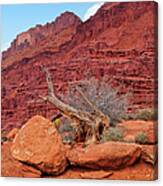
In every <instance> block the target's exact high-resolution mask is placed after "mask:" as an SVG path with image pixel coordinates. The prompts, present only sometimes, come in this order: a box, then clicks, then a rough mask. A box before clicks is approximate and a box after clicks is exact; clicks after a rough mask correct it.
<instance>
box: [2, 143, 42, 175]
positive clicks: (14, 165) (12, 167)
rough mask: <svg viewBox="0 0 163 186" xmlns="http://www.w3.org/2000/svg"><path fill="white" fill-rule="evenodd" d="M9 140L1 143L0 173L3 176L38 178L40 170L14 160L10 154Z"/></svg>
mask: <svg viewBox="0 0 163 186" xmlns="http://www.w3.org/2000/svg"><path fill="white" fill-rule="evenodd" d="M11 145H12V143H11V142H6V143H5V144H3V145H2V160H1V175H2V176H3V177H28V178H39V177H41V171H40V170H38V169H36V168H34V167H32V166H30V165H26V164H23V163H21V162H19V161H17V160H15V159H14V158H13V157H12V155H11V150H10V149H11Z"/></svg>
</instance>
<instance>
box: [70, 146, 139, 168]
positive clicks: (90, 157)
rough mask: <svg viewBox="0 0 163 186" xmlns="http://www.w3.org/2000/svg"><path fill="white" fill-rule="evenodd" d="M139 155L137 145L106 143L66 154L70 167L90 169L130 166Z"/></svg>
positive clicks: (73, 150) (77, 149)
mask: <svg viewBox="0 0 163 186" xmlns="http://www.w3.org/2000/svg"><path fill="white" fill-rule="evenodd" d="M140 155H141V148H140V146H139V145H136V144H126V143H122V142H107V143H104V144H98V145H92V146H89V147H87V148H85V149H83V148H80V147H79V148H76V149H75V148H74V149H72V150H70V151H69V152H68V153H67V158H68V160H69V161H70V163H71V164H72V165H76V166H81V167H86V168H91V169H99V168H105V169H107V168H109V169H120V168H124V167H126V166H129V165H132V164H133V163H134V162H135V161H136V160H137V159H138V158H139V157H140Z"/></svg>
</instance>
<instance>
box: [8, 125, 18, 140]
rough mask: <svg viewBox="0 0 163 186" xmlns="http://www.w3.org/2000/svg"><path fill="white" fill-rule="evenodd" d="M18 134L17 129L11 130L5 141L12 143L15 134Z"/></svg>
mask: <svg viewBox="0 0 163 186" xmlns="http://www.w3.org/2000/svg"><path fill="white" fill-rule="evenodd" d="M18 132H19V129H18V128H13V129H12V130H11V131H10V132H9V133H8V134H7V139H8V140H9V141H12V140H13V139H14V138H15V136H16V134H17V133H18Z"/></svg>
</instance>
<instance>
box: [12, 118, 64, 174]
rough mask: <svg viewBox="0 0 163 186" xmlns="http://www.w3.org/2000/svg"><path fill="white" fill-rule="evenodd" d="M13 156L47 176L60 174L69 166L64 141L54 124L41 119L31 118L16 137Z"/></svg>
mask: <svg viewBox="0 0 163 186" xmlns="http://www.w3.org/2000/svg"><path fill="white" fill-rule="evenodd" d="M11 153H12V156H13V157H14V158H15V159H16V160H19V161H21V162H25V163H27V164H30V165H33V166H34V167H36V168H37V169H38V170H41V171H42V172H43V173H47V174H53V175H54V174H60V173H62V172H63V171H64V170H65V168H66V166H67V159H66V156H65V149H64V146H63V144H62V140H61V137H60V135H59V134H58V132H57V131H56V128H55V127H54V126H53V124H52V123H51V122H50V121H49V120H47V119H45V118H43V117H41V116H34V117H33V118H31V119H30V120H29V121H28V122H27V123H26V124H25V125H24V126H23V127H22V128H21V129H20V131H19V133H18V134H17V135H16V137H15V139H14V141H13V145H12V148H11Z"/></svg>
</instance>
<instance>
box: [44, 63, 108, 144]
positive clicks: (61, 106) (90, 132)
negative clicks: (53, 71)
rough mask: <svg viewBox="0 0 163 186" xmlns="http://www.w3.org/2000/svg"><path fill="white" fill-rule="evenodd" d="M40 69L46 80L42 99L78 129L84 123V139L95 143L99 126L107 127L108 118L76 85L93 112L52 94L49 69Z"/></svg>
mask: <svg viewBox="0 0 163 186" xmlns="http://www.w3.org/2000/svg"><path fill="white" fill-rule="evenodd" d="M41 68H42V70H43V71H44V72H45V74H46V81H47V85H48V95H47V96H45V97H43V96H40V97H41V98H42V99H43V100H44V101H48V102H49V103H51V104H53V105H54V106H55V107H56V108H57V109H58V110H59V111H60V112H61V113H62V114H63V115H66V116H67V117H68V118H70V119H71V121H73V124H75V125H76V127H78V128H79V129H80V127H81V125H83V124H84V128H86V129H85V132H86V139H85V140H86V141H87V142H89V143H95V142H97V141H98V140H99V138H100V134H99V127H100V125H103V128H104V129H105V128H108V127H109V118H108V117H107V116H106V115H105V114H104V113H103V112H101V111H100V110H99V109H98V108H97V107H96V105H95V104H93V103H92V102H91V101H90V100H89V99H88V98H87V97H86V95H85V94H84V93H83V92H82V90H80V88H79V87H78V86H76V90H77V91H78V92H79V94H80V95H81V96H82V98H83V99H84V100H85V101H86V102H87V104H89V106H91V107H92V108H93V110H94V113H93V114H91V113H89V112H86V111H80V110H77V109H76V108H74V107H72V106H70V105H68V104H66V103H64V102H63V101H61V100H60V99H58V98H57V96H56V95H55V94H54V88H53V83H52V79H51V76H50V73H49V71H48V70H47V69H46V68H45V67H43V66H42V67H41Z"/></svg>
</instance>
